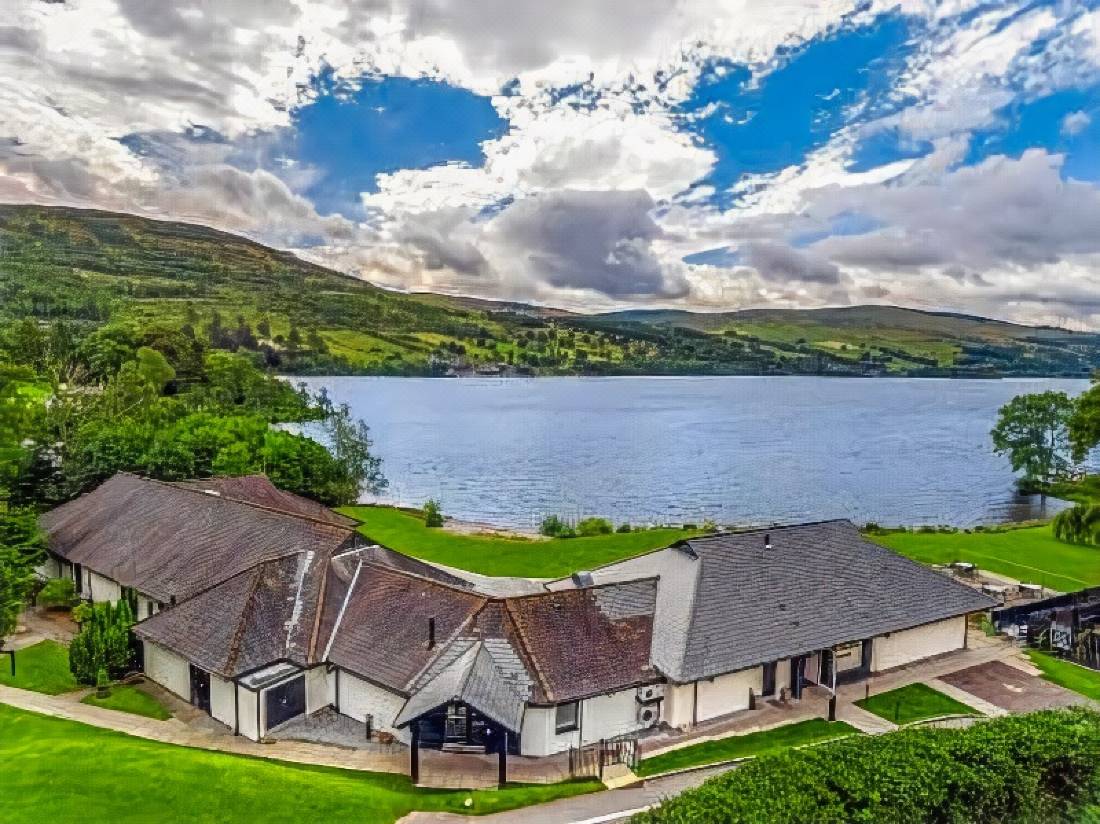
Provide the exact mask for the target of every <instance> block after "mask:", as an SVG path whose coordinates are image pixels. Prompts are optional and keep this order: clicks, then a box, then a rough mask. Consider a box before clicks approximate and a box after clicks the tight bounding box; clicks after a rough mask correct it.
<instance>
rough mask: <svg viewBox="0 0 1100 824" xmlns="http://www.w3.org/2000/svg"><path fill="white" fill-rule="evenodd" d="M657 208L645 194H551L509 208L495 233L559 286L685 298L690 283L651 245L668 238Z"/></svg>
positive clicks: (523, 263) (539, 275)
mask: <svg viewBox="0 0 1100 824" xmlns="http://www.w3.org/2000/svg"><path fill="white" fill-rule="evenodd" d="M653 205H654V204H653V198H652V197H650V195H649V194H648V193H647V192H644V191H578V190H569V189H567V190H562V191H556V192H547V193H544V194H540V195H535V196H532V197H528V198H525V199H523V200H520V201H517V202H516V203H513V204H512V205H511V206H509V207H508V208H507V209H505V210H504V211H503V212H502V213H501V214H500V216H499V217H497V218H496V219H495V220H494V221H493V223H492V227H491V235H492V239H493V242H494V243H495V245H496V246H497V247H498V248H499V249H500V250H502V251H503V253H504V256H505V257H508V256H513V257H514V259H515V265H516V266H519V267H522V268H524V269H525V270H526V272H527V274H528V276H529V277H530V278H531V279H532V280H535V281H538V282H541V283H545V284H547V285H550V286H553V287H556V288H572V289H594V290H596V291H597V292H602V293H603V294H605V295H607V296H609V297H614V298H626V297H641V296H660V297H680V296H682V295H684V294H686V292H687V287H686V285H685V284H684V283H683V282H682V281H680V280H679V279H678V278H675V277H673V278H669V277H667V276H666V273H665V272H664V270H663V268H662V266H661V262H660V261H659V260H658V258H657V256H656V255H655V254H654V253H653V250H652V248H651V246H650V244H651V242H652V241H653V240H655V239H657V238H659V237H660V236H661V229H660V227H659V226H658V225H657V224H656V223H655V222H654V221H653V218H652V216H651V214H650V212H651V210H652V209H653ZM497 265H498V268H499V266H500V261H497Z"/></svg>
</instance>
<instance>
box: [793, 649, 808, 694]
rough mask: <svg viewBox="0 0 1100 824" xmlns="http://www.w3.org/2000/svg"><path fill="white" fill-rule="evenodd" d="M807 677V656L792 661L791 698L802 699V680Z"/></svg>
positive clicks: (800, 656)
mask: <svg viewBox="0 0 1100 824" xmlns="http://www.w3.org/2000/svg"><path fill="white" fill-rule="evenodd" d="M805 675H806V656H804V655H799V656H798V657H797V658H792V659H791V698H801V697H802V680H803V678H804V677H805Z"/></svg>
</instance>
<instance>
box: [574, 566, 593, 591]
mask: <svg viewBox="0 0 1100 824" xmlns="http://www.w3.org/2000/svg"><path fill="white" fill-rule="evenodd" d="M573 583H574V584H575V585H576V586H578V587H590V586H592V585H593V584H594V583H595V581H594V580H593V578H592V573H591V572H589V571H588V570H586V569H582V570H579V571H577V572H574V573H573Z"/></svg>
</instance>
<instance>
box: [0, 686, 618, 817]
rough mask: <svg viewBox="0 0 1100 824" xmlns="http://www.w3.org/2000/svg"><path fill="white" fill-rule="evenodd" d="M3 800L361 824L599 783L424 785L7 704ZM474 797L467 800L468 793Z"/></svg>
mask: <svg viewBox="0 0 1100 824" xmlns="http://www.w3.org/2000/svg"><path fill="white" fill-rule="evenodd" d="M0 763H3V764H7V765H9V768H7V769H0V798H3V814H2V816H0V817H2V818H3V820H4V821H5V822H7V823H8V824H38V822H42V821H81V822H88V824H94V823H95V822H105V824H107V823H109V824H128V823H129V822H133V824H138V822H142V824H143V823H144V822H148V821H187V822H219V824H233V823H234V822H241V823H242V824H243V822H252V821H264V822H267V823H268V824H273V823H274V822H283V821H285V822H301V821H355V822H357V823H358V824H390V822H393V821H396V820H397V819H398V818H400V817H401V816H403V815H406V814H407V813H409V812H411V811H413V810H431V811H440V810H441V811H450V812H456V813H461V812H471V813H489V812H499V811H501V810H508V809H514V808H516V807H522V806H526V805H528V804H538V803H541V802H544V801H549V800H552V799H554V798H561V797H565V796H570V795H578V794H580V793H585V792H591V791H593V790H595V789H598V788H599V786H600V785H599V784H597V783H596V782H594V781H586V782H570V783H564V784H554V785H549V786H527V785H525V786H510V787H506V788H504V789H503V790H495V791H477V792H467V791H463V790H420V789H417V788H415V787H413V786H412V784H411V783H410V782H409V779H408V778H406V777H404V776H399V775H386V774H382V773H364V772H356V771H353V770H338V769H333V768H329V767H311V766H303V765H297V764H287V763H284V762H279V761H270V760H267V759H262V758H247V757H242V756H235V755H226V754H224V753H217V752H209V751H207V750H199V749H191V748H188V747H177V746H174V745H171V744H161V743H159V742H156V741H148V740H145V739H142V738H133V737H130V736H127V735H123V734H122V733H117V732H113V731H111V730H102V729H98V728H96V727H89V726H86V725H84V724H78V723H76V722H73V721H66V720H63V719H60V718H49V717H46V716H42V715H37V714H35V713H29V712H23V711H21V710H16V709H13V708H11V707H6V706H2V705H0ZM466 798H472V799H473V804H472V805H471V806H470V807H469V808H466V807H464V806H463V801H464V800H465V799H466Z"/></svg>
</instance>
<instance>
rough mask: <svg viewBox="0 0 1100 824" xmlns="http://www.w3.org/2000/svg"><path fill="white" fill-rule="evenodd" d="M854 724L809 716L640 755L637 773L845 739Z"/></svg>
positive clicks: (693, 765)
mask: <svg viewBox="0 0 1100 824" xmlns="http://www.w3.org/2000/svg"><path fill="white" fill-rule="evenodd" d="M860 734H861V733H860V731H859V730H857V729H856V728H855V727H852V726H850V725H848V724H845V723H844V722H843V721H826V720H824V719H823V718H811V719H810V720H808V721H799V722H798V723H795V724H784V725H783V726H782V727H776V728H774V729H770V730H762V731H760V732H752V733H749V734H748V735H732V736H730V737H729V738H720V739H718V740H716V741H704V742H703V743H701V744H692V745H691V746H689V747H682V748H681V749H678V750H670V751H669V752H665V753H661V754H660V755H655V756H654V757H653V758H643V759H642V762H641V764H639V765H638V769H637V774H638V775H640V776H646V775H657V774H658V773H663V772H668V771H670V770H682V769H686V768H688V767H702V766H705V765H707V764H718V763H720V762H723V761H731V760H733V759H735V758H745V757H748V756H757V755H766V754H770V753H775V752H780V751H782V750H787V749H790V748H791V747H798V746H802V745H805V744H814V743H818V742H821V741H830V740H832V739H836V738H847V737H848V736H850V735H860Z"/></svg>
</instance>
